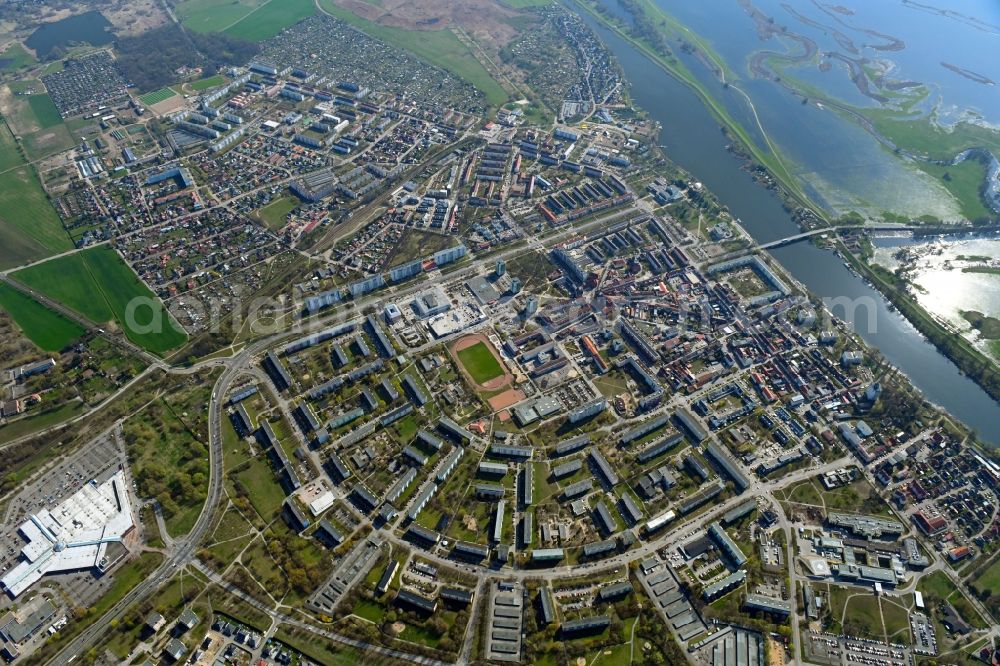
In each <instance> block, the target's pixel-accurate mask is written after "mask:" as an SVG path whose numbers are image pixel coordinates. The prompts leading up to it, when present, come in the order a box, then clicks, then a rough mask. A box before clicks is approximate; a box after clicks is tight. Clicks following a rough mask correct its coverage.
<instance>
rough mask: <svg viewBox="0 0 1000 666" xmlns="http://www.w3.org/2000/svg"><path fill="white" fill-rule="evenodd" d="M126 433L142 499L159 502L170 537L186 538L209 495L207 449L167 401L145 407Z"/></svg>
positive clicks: (128, 421) (129, 425)
mask: <svg viewBox="0 0 1000 666" xmlns="http://www.w3.org/2000/svg"><path fill="white" fill-rule="evenodd" d="M205 390H206V391H207V390H208V389H205ZM122 429H123V433H124V436H125V442H126V444H127V447H128V453H129V460H130V462H131V463H132V467H133V470H134V473H135V477H136V483H137V484H138V489H139V494H140V495H141V496H142V497H149V498H156V499H157V500H158V501H159V502H160V505H161V507H162V508H163V513H164V516H163V522H164V524H165V525H166V528H167V532H169V533H170V536H172V537H175V538H176V537H179V536H182V535H184V534H187V533H188V532H190V531H191V528H192V527H193V526H194V523H195V521H197V520H198V515H199V514H200V513H201V508H202V505H203V504H204V503H205V498H206V496H207V495H208V472H209V470H208V460H207V459H206V449H205V447H204V445H203V444H201V443H200V442H198V440H197V439H196V438H195V437H194V435H193V434H192V433H191V431H189V430H188V428H187V425H186V424H185V423H184V422H183V421H181V420H180V418H178V416H177V415H176V414H175V413H174V410H173V409H172V408H171V407H170V406H169V405H168V404H167V403H166V402H165V401H164V400H157V401H155V402H152V403H150V404H149V405H147V406H146V408H145V409H143V410H142V411H141V412H139V413H138V414H136V415H135V416H134V417H132V418H129V419H128V420H126V421H125V423H124V424H123V428H122Z"/></svg>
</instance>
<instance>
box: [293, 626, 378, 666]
mask: <svg viewBox="0 0 1000 666" xmlns="http://www.w3.org/2000/svg"><path fill="white" fill-rule="evenodd" d="M275 638H277V639H278V640H279V641H281V642H282V643H285V644H286V645H289V646H291V647H293V648H295V649H296V650H298V651H299V652H301V653H302V654H304V655H306V656H308V657H309V658H310V659H312V660H313V661H316V662H318V663H320V664H324V665H325V666H353V665H354V664H363V663H366V662H367V661H368V660H370V659H371V655H364V654H362V653H360V652H358V651H356V650H354V649H353V648H351V647H349V646H347V645H342V644H340V643H335V642H333V641H331V640H329V639H327V638H323V637H322V636H316V635H315V634H310V633H309V632H307V631H303V630H302V629H296V628H294V627H290V626H288V625H285V624H283V625H280V626H279V627H278V630H277V631H276V632H275ZM366 656H367V659H366ZM379 662H380V660H375V663H379Z"/></svg>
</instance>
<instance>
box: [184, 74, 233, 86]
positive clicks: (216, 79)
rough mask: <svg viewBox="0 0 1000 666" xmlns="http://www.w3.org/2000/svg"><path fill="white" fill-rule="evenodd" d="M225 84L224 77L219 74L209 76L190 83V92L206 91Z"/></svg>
mask: <svg viewBox="0 0 1000 666" xmlns="http://www.w3.org/2000/svg"><path fill="white" fill-rule="evenodd" d="M225 82H226V77H224V76H222V75H221V74H216V75H215V76H209V77H206V78H204V79H199V80H197V81H193V82H192V83H191V90H208V89H209V88H215V87H216V86H221V85H222V84H224V83H225Z"/></svg>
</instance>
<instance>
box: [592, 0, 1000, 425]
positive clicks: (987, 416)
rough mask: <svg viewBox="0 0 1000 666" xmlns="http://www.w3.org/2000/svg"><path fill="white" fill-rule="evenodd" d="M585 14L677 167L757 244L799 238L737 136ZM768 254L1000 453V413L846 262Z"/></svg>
mask: <svg viewBox="0 0 1000 666" xmlns="http://www.w3.org/2000/svg"><path fill="white" fill-rule="evenodd" d="M584 16H585V19H587V20H588V23H589V24H590V25H591V27H592V28H594V29H595V30H596V31H597V32H598V34H599V36H601V38H602V39H603V40H604V41H605V43H606V44H607V45H608V47H609V48H610V49H611V51H612V52H613V53H614V54H615V55H616V57H617V58H618V60H619V63H620V64H621V65H622V67H623V69H624V71H625V73H626V76H627V77H628V78H629V79H630V80H631V81H633V82H636V81H641V82H642V85H633V86H632V90H631V94H632V98H633V100H634V101H635V103H636V105H637V106H639V107H641V108H643V109H645V110H646V111H647V112H648V113H649V115H650V116H651V118H653V119H654V120H656V121H657V122H659V123H660V125H661V126H662V127H663V133H662V136H661V140H660V143H661V144H663V148H664V150H665V152H666V154H667V155H668V156H669V158H670V160H671V161H672V162H674V163H676V164H678V165H679V166H680V167H681V168H683V169H684V170H686V171H687V172H688V173H691V174H692V176H693V177H694V178H695V179H697V180H699V181H701V182H703V183H705V184H706V186H707V187H708V189H709V190H711V191H712V192H713V193H714V194H715V195H716V196H717V197H718V199H719V201H720V202H721V203H723V204H724V205H725V206H726V207H728V209H729V210H730V211H731V213H732V215H733V217H734V218H738V219H739V220H740V222H741V224H742V225H743V226H744V228H746V229H747V231H748V232H749V233H750V234H751V235H752V236H753V238H754V239H755V240H756V241H757V242H758V243H764V242H769V241H774V240H778V239H780V238H784V237H788V236H792V235H795V234H797V233H798V225H797V223H796V221H795V220H794V219H793V216H792V215H791V214H790V213H789V210H788V206H787V202H786V201H784V200H783V199H782V198H779V196H777V194H776V193H775V192H774V191H773V190H768V189H765V188H763V187H761V186H760V185H759V184H758V182H757V181H756V180H755V179H754V178H753V176H752V174H750V173H748V172H747V170H746V168H745V166H746V162H745V159H740V158H737V157H735V156H734V155H733V154H732V153H731V152H730V151H731V147H732V143H733V142H732V137H727V136H725V135H723V133H722V132H720V131H719V126H718V124H717V120H718V118H717V117H716V116H715V115H714V114H712V112H711V107H709V106H708V105H707V104H706V103H705V102H704V101H703V100H704V98H703V95H702V94H700V93H699V91H698V89H697V88H695V87H694V86H691V85H690V84H689V82H687V81H684V80H681V79H678V78H677V77H675V76H674V75H673V73H672V72H671V71H670V70H669V69H668V68H666V67H665V66H664V65H663V63H662V61H660V60H658V59H654V58H651V57H650V56H649V53H648V51H647V50H645V49H641V48H637V47H636V46H635V45H634V44H633V43H632V42H631V41H630V40H628V39H627V38H626V37H623V36H622V35H621V34H620V33H619V32H618V31H616V30H614V29H612V28H610V27H609V26H608V25H607V24H606V23H605V22H604V21H603V20H601V19H600V18H599V17H598V16H597V15H596V13H594V12H590V11H588V12H585V13H584ZM706 111H708V113H706ZM775 180H777V181H780V179H779V178H775ZM771 254H772V255H773V256H774V257H775V258H776V259H777V260H778V262H779V263H780V264H781V265H782V266H783V267H784V268H785V269H786V270H787V271H788V272H789V273H790V274H791V275H792V276H793V277H795V279H796V280H797V281H799V282H800V283H802V284H803V285H804V286H805V287H806V288H807V289H808V290H809V291H810V292H811V293H813V294H815V295H816V296H817V297H819V298H821V299H826V300H828V301H829V302H831V303H833V304H834V310H835V311H834V314H835V315H837V316H838V317H840V318H842V319H844V320H845V321H847V322H848V323H850V324H851V325H852V326H853V327H854V328H855V330H856V331H857V332H858V333H859V334H860V335H861V337H862V338H863V339H864V340H865V342H866V343H867V344H869V345H871V346H872V347H875V348H878V349H879V350H881V352H882V354H883V355H884V356H885V357H886V359H887V360H888V361H889V363H891V364H892V365H894V366H895V367H897V368H899V369H900V371H902V372H903V373H904V374H906V375H907V376H908V377H909V378H910V380H911V381H912V382H913V384H914V385H915V386H916V387H917V388H918V389H919V390H920V391H921V392H922V393H923V394H924V396H925V397H926V398H927V399H928V400H929V401H931V402H933V403H935V404H938V405H941V406H942V407H944V408H945V409H947V410H948V411H949V412H951V413H952V414H953V415H955V417H956V418H957V419H959V420H961V421H962V422H964V423H965V424H966V425H968V426H969V427H971V428H974V429H975V430H977V431H978V432H979V433H980V435H981V436H982V437H983V439H984V440H985V441H989V442H992V443H994V444H995V445H1000V405H998V404H997V402H996V401H994V400H993V398H992V397H991V396H990V395H989V394H987V393H986V392H985V391H984V390H983V389H982V388H981V387H979V386H978V385H977V384H976V383H975V382H973V381H972V380H971V379H970V378H969V377H968V376H967V374H966V373H965V372H964V371H962V370H960V369H959V368H958V367H957V366H956V364H955V363H954V362H952V361H951V360H950V359H948V358H947V357H946V356H945V355H944V354H942V353H941V352H940V351H939V350H938V349H937V348H936V347H935V346H934V345H933V344H932V343H931V342H930V341H929V340H928V338H927V337H924V335H922V334H921V333H920V331H919V330H918V329H917V328H915V327H914V325H913V324H911V323H910V322H909V321H908V320H907V319H905V318H904V317H903V316H902V315H901V314H900V313H899V312H897V311H896V310H895V308H894V307H893V306H892V305H890V303H889V302H888V300H887V298H886V297H884V296H883V295H882V294H880V293H879V292H878V291H877V290H876V289H874V288H873V287H872V286H869V285H867V284H866V283H865V282H864V280H863V279H862V278H860V277H858V276H857V275H856V274H855V273H854V272H853V271H852V270H851V269H849V268H848V267H847V266H846V265H845V262H844V261H843V260H842V259H841V258H839V257H838V256H837V255H836V254H834V253H833V252H830V251H828V250H823V249H820V248H819V247H816V246H814V245H811V244H809V243H798V244H794V245H790V246H786V247H782V248H777V249H775V250H773V251H771ZM873 284H874V283H873ZM859 305H860V307H859Z"/></svg>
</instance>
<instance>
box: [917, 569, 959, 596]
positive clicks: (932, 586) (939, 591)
mask: <svg viewBox="0 0 1000 666" xmlns="http://www.w3.org/2000/svg"><path fill="white" fill-rule="evenodd" d="M917 587H919V588H920V590H921V591H922V592H923V593H924V594H933V595H935V596H936V597H937V598H938V599H947V598H948V597H949V596H951V594H952V592H955V591H956V590H957V588H956V587H955V584H954V583H952V582H951V579H950V578H948V576H947V574H945V573H944V572H942V571H935V572H934V573H932V574H931V575H929V576H923V577H922V578H921V579H920V583H919V584H918V586H917Z"/></svg>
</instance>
